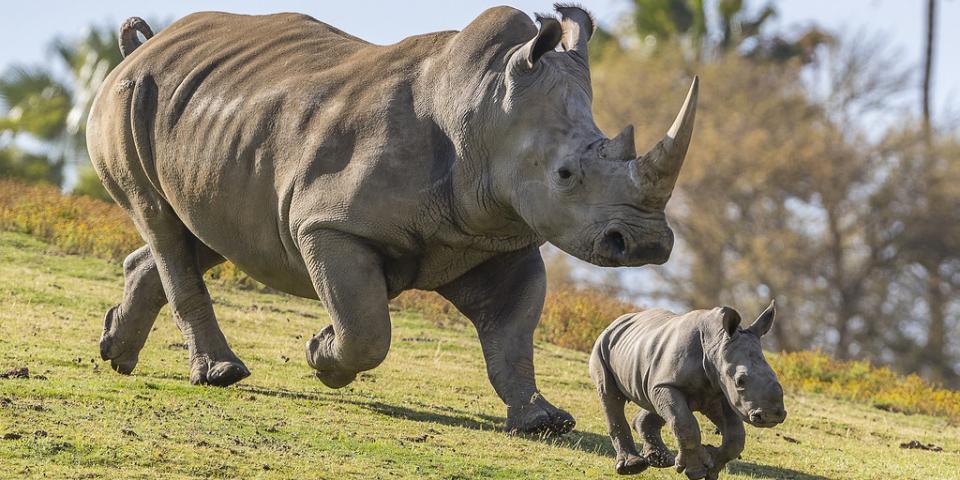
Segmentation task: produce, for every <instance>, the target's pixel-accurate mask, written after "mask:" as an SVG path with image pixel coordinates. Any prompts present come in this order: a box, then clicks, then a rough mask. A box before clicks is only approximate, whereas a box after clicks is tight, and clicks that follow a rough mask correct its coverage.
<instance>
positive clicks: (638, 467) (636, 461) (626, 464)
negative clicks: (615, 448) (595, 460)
mask: <svg viewBox="0 0 960 480" xmlns="http://www.w3.org/2000/svg"><path fill="white" fill-rule="evenodd" d="M649 466H650V464H649V463H648V462H647V459H645V458H643V457H638V456H636V455H630V456H628V457H627V458H625V459H622V460H618V461H617V474H619V475H636V474H638V473H640V472H642V471H644V470H646V469H647V467H649Z"/></svg>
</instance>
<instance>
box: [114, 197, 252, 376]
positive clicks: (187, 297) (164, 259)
mask: <svg viewBox="0 0 960 480" xmlns="http://www.w3.org/2000/svg"><path fill="white" fill-rule="evenodd" d="M160 205H161V206H160V208H159V211H155V210H153V211H147V212H143V213H149V215H138V213H141V212H134V215H132V216H133V217H134V219H135V221H134V223H136V224H137V228H138V229H139V230H140V233H141V235H142V236H143V237H144V239H146V240H147V244H148V245H149V247H150V252H151V255H152V257H153V259H154V265H156V270H157V274H158V276H159V278H160V282H161V283H162V285H163V291H164V293H165V295H166V298H167V300H168V301H169V302H170V306H171V307H172V308H171V309H172V310H173V318H174V320H175V321H176V324H177V327H178V328H179V329H180V332H181V333H182V334H183V336H184V339H185V340H186V343H187V347H188V351H189V353H190V383H193V384H194V385H206V384H209V385H214V386H221V387H225V386H228V385H231V384H234V383H236V382H238V381H240V380H242V379H244V378H246V377H247V376H249V375H250V371H249V370H247V367H246V365H244V364H243V362H242V361H240V359H239V358H237V356H236V355H235V354H234V353H233V351H232V350H231V349H230V346H229V345H228V344H227V339H226V337H224V335H223V332H222V331H221V330H220V326H219V325H218V324H217V318H216V315H215V314H214V311H213V303H212V301H211V299H210V294H209V293H208V292H207V287H206V284H205V283H204V281H203V270H204V269H203V266H204V265H203V261H202V257H203V254H202V253H201V252H204V251H205V248H206V247H202V246H201V243H200V242H199V241H198V240H197V239H196V238H195V237H194V236H193V235H192V234H191V233H190V232H189V230H187V228H186V226H184V225H183V223H182V222H181V221H180V219H179V218H177V217H176V215H175V214H174V213H173V212H172V210H171V209H170V207H169V206H168V205H166V204H165V203H161V204H160Z"/></svg>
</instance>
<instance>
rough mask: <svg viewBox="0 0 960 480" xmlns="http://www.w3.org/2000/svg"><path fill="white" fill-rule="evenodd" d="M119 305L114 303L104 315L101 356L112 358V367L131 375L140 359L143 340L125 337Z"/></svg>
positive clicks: (107, 358) (106, 358)
mask: <svg viewBox="0 0 960 480" xmlns="http://www.w3.org/2000/svg"><path fill="white" fill-rule="evenodd" d="M119 308H120V306H119V305H114V306H113V307H110V310H107V313H106V315H104V316H103V333H102V334H101V335H100V358H102V359H103V360H110V368H112V369H114V370H115V371H116V372H118V373H121V374H123V375H129V374H130V372H133V369H134V368H135V367H136V366H137V362H138V361H139V360H140V349H142V348H143V344H142V343H141V342H137V341H135V340H131V339H126V338H123V336H122V335H121V333H120V330H119V329H118V328H117V327H118V326H119V318H118V314H119Z"/></svg>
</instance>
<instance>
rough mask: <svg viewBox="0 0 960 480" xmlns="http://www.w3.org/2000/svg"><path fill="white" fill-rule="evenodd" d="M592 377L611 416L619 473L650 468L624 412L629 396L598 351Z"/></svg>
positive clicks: (605, 412) (591, 368) (608, 419)
mask: <svg viewBox="0 0 960 480" xmlns="http://www.w3.org/2000/svg"><path fill="white" fill-rule="evenodd" d="M590 376H591V377H592V378H593V381H594V382H595V383H596V385H597V393H598V394H599V395H600V405H601V406H602V407H603V413H604V415H606V417H607V429H608V431H609V434H610V440H612V441H613V449H614V450H615V451H616V452H617V464H616V469H617V473H619V474H620V475H632V474H636V473H640V472H642V471H644V470H646V469H647V467H648V466H649V464H648V463H647V460H646V459H645V458H643V457H642V456H641V455H640V453H639V452H637V445H636V444H635V443H633V435H631V434H630V424H629V423H628V422H627V417H626V416H625V415H624V413H623V407H624V406H625V405H626V403H627V399H626V397H625V396H624V395H623V393H622V392H620V389H619V388H618V387H617V383H616V381H615V380H614V379H613V378H612V375H611V374H610V371H609V370H608V369H607V368H606V366H604V365H603V362H602V360H601V358H600V356H599V355H598V354H597V351H596V350H594V353H593V356H591V357H590Z"/></svg>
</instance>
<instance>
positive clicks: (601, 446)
mask: <svg viewBox="0 0 960 480" xmlns="http://www.w3.org/2000/svg"><path fill="white" fill-rule="evenodd" d="M347 401H348V402H350V403H353V404H355V405H358V406H360V407H363V408H366V409H369V410H372V411H374V412H377V413H379V414H382V415H388V416H391V417H394V418H400V419H404V420H413V421H417V422H433V423H439V424H442V425H448V426H451V427H461V428H469V429H472V430H481V431H495V432H499V433H501V434H504V435H505V434H506V433H505V432H504V430H503V425H504V423H506V419H505V418H503V417H495V416H491V415H484V414H480V413H468V412H463V411H460V410H456V409H452V408H447V407H436V408H439V409H443V410H444V412H437V411H430V410H418V409H414V408H410V407H404V406H397V405H388V404H385V403H383V402H370V403H364V402H354V401H350V400H347ZM446 412H449V413H446ZM515 436H516V437H518V438H524V439H527V440H530V441H536V442H543V443H548V444H550V445H553V446H556V447H561V448H569V449H571V450H579V451H582V452H586V453H592V454H595V455H601V456H608V457H612V456H613V455H614V452H613V448H612V447H611V446H610V441H609V439H608V438H607V437H606V436H603V435H597V434H596V433H592V432H584V431H580V430H574V431H573V432H570V433H568V434H566V435H564V436H562V437H553V436H545V435H529V434H516V435H515Z"/></svg>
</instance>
